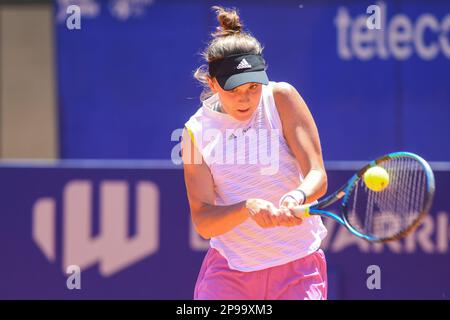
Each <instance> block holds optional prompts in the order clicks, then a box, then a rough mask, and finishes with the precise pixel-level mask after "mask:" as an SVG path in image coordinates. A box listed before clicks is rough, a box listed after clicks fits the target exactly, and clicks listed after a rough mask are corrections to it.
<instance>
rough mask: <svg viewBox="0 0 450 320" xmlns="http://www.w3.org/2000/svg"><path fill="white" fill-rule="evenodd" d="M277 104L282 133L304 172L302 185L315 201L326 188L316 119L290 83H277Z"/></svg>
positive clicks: (307, 197)
mask: <svg viewBox="0 0 450 320" xmlns="http://www.w3.org/2000/svg"><path fill="white" fill-rule="evenodd" d="M273 93H274V99H275V104H276V106H277V109H278V113H279V115H280V119H281V122H282V125H283V134H284V137H285V139H286V141H287V143H288V145H289V148H290V149H291V151H292V152H293V153H294V155H295V158H296V159H297V161H298V163H299V165H300V168H301V171H302V173H303V175H304V180H303V181H302V183H301V185H300V186H299V189H301V190H303V191H304V192H305V194H306V202H313V201H315V200H316V199H318V198H320V197H322V196H323V195H324V194H325V193H326V192H327V175H326V172H325V168H324V164H323V159H322V149H321V147H320V139H319V134H318V131H317V127H316V124H315V122H314V119H313V117H312V115H311V112H310V111H309V109H308V107H307V105H306V103H305V101H303V99H302V97H301V96H300V94H299V93H298V92H297V90H296V89H295V88H294V87H293V86H291V85H290V84H288V83H285V82H280V83H277V84H276V85H275V86H274V91H273Z"/></svg>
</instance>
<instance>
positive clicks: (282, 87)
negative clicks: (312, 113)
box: [273, 82, 298, 99]
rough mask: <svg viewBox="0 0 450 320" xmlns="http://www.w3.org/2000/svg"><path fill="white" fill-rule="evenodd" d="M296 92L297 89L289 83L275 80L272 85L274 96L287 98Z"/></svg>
mask: <svg viewBox="0 0 450 320" xmlns="http://www.w3.org/2000/svg"><path fill="white" fill-rule="evenodd" d="M296 94H298V92H297V90H296V89H295V88H294V86H292V85H291V84H290V83H287V82H276V83H275V84H274V85H273V95H274V97H275V98H281V99H282V98H287V97H289V96H294V95H296Z"/></svg>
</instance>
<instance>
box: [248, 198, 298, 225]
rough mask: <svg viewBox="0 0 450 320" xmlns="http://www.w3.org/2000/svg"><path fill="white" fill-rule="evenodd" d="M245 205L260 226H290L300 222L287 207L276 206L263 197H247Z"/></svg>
mask: <svg viewBox="0 0 450 320" xmlns="http://www.w3.org/2000/svg"><path fill="white" fill-rule="evenodd" d="M245 207H246V208H247V211H248V213H249V215H250V217H251V218H252V219H253V220H254V221H255V222H256V223H257V224H258V225H259V226H260V227H262V228H273V227H281V226H283V227H292V226H297V225H300V224H301V223H302V220H301V219H299V218H296V217H294V216H293V214H292V213H291V211H290V210H289V209H288V208H286V207H281V208H277V207H275V205H274V204H273V203H272V202H270V201H266V200H263V199H248V200H247V201H246V203H245Z"/></svg>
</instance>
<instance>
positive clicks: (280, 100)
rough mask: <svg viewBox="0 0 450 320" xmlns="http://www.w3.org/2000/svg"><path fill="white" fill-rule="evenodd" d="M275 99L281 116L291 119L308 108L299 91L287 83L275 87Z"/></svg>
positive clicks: (276, 84)
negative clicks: (290, 117)
mask: <svg viewBox="0 0 450 320" xmlns="http://www.w3.org/2000/svg"><path fill="white" fill-rule="evenodd" d="M273 98H274V100H275V105H276V107H277V109H278V113H280V116H282V117H283V116H285V117H289V116H291V115H292V114H294V113H297V112H299V111H300V110H305V109H306V110H307V109H308V107H307V106H306V104H305V101H304V100H303V98H302V97H301V95H300V93H299V92H298V91H297V89H296V88H295V87H294V86H293V85H291V84H289V83H287V82H277V83H275V84H274V86H273Z"/></svg>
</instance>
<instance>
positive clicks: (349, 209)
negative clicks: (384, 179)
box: [341, 152, 435, 242]
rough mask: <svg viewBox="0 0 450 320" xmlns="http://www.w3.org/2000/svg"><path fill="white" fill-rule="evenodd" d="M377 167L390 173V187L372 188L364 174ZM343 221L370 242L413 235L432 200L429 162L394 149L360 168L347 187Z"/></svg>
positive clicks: (432, 183) (343, 199)
mask: <svg viewBox="0 0 450 320" xmlns="http://www.w3.org/2000/svg"><path fill="white" fill-rule="evenodd" d="M374 166H379V167H382V168H384V169H385V170H386V171H387V173H388V175H389V180H390V181H389V184H388V186H387V187H386V188H385V189H383V190H381V191H372V190H370V189H369V188H367V186H366V185H365V183H364V180H363V176H364V173H365V172H366V171H367V170H369V169H370V168H372V167H374ZM343 191H344V194H345V195H344V197H343V198H342V202H341V213H342V220H343V222H344V224H345V225H346V227H347V228H348V229H349V230H350V232H352V233H353V234H354V235H356V236H359V237H361V238H363V239H366V240H368V241H371V242H388V241H394V240H398V239H401V238H403V237H405V236H407V235H408V234H410V233H411V232H412V231H413V230H414V229H415V228H417V226H418V225H419V224H420V222H421V221H422V219H423V218H424V217H425V216H426V215H427V213H428V212H429V211H430V209H431V205H432V203H433V197H434V191H435V181H434V175H433V171H432V170H431V168H430V166H429V164H428V163H427V162H426V161H425V160H424V159H422V158H421V157H420V156H418V155H416V154H413V153H410V152H394V153H390V154H388V155H385V156H383V157H380V158H378V159H376V160H374V161H372V162H370V163H369V164H368V165H366V166H365V167H363V168H362V169H361V170H359V171H358V172H357V173H356V174H355V175H354V176H353V177H352V178H351V179H350V180H349V182H348V184H347V186H346V187H345V189H344V190H343Z"/></svg>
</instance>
